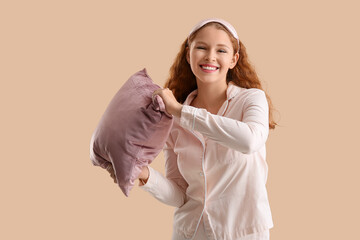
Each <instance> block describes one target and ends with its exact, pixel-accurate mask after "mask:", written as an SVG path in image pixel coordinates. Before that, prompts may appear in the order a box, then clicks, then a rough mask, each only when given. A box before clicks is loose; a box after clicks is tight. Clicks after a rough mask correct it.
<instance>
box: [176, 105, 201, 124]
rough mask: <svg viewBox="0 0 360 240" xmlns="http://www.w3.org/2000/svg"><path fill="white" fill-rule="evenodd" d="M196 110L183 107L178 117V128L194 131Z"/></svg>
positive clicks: (191, 107) (187, 106)
mask: <svg viewBox="0 0 360 240" xmlns="http://www.w3.org/2000/svg"><path fill="white" fill-rule="evenodd" d="M197 110H198V108H195V107H193V106H189V105H183V107H182V109H181V116H180V126H182V127H183V128H186V129H190V130H194V128H195V119H196V112H197Z"/></svg>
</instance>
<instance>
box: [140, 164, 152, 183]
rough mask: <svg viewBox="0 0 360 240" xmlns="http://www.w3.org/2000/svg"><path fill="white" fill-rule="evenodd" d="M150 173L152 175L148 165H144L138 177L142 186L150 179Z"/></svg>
mask: <svg viewBox="0 0 360 240" xmlns="http://www.w3.org/2000/svg"><path fill="white" fill-rule="evenodd" d="M149 175H150V172H149V168H148V167H146V166H145V167H143V168H142V170H141V173H140V174H139V177H138V178H139V181H140V186H141V185H144V183H146V182H147V180H148V179H149Z"/></svg>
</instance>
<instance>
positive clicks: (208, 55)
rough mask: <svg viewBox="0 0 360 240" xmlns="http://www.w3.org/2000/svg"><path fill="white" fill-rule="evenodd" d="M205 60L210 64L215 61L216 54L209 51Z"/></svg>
mask: <svg viewBox="0 0 360 240" xmlns="http://www.w3.org/2000/svg"><path fill="white" fill-rule="evenodd" d="M205 60H206V61H209V62H213V61H215V53H214V50H209V51H207V52H206V56H205Z"/></svg>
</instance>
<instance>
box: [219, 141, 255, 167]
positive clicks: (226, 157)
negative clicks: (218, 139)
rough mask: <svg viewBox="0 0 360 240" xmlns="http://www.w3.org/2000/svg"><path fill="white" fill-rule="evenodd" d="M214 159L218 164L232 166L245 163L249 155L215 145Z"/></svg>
mask: <svg viewBox="0 0 360 240" xmlns="http://www.w3.org/2000/svg"><path fill="white" fill-rule="evenodd" d="M216 158H217V161H218V162H219V163H225V164H232V163H235V162H236V163H239V162H243V161H247V160H248V159H249V158H250V154H244V153H242V152H239V151H236V150H234V149H231V148H228V147H225V146H223V145H221V144H219V143H216Z"/></svg>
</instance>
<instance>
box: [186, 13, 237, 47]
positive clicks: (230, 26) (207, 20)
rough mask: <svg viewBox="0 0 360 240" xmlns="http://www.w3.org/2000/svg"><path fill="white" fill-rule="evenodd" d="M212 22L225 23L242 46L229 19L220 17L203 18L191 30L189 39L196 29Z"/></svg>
mask: <svg viewBox="0 0 360 240" xmlns="http://www.w3.org/2000/svg"><path fill="white" fill-rule="evenodd" d="M210 22H217V23H220V24H221V25H223V26H224V27H225V28H226V29H227V30H228V31H229V32H230V33H231V35H232V36H233V37H234V38H236V40H237V42H238V46H239V48H240V41H239V37H238V35H237V33H236V30H235V28H234V27H233V26H232V25H231V24H230V23H228V22H227V21H225V20H223V19H220V18H209V19H205V20H202V21H201V22H199V23H198V24H196V25H195V27H194V28H193V29H192V30H191V31H190V33H189V36H188V40H189V38H190V36H191V34H193V33H194V32H195V31H196V30H198V29H200V28H201V27H202V26H204V25H205V24H207V23H210Z"/></svg>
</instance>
